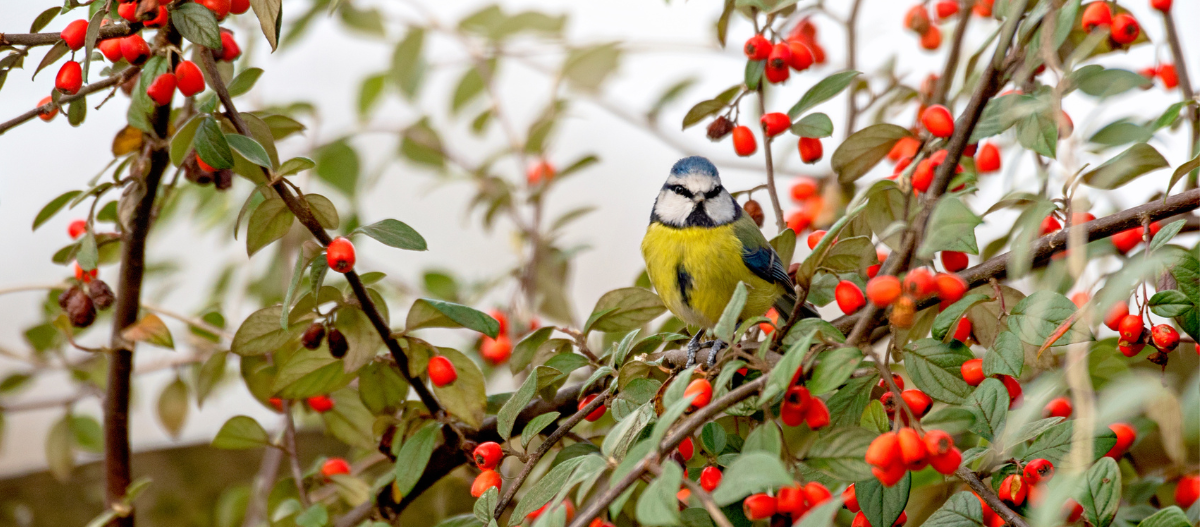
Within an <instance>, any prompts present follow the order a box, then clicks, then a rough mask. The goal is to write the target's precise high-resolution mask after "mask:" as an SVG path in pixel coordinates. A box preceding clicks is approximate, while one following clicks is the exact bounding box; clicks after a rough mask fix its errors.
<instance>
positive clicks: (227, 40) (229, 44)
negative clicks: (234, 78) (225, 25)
mask: <svg viewBox="0 0 1200 527" xmlns="http://www.w3.org/2000/svg"><path fill="white" fill-rule="evenodd" d="M240 56H242V48H239V47H238V43H237V41H236V40H234V39H233V33H230V32H228V31H222V32H221V57H220V58H221V60H223V61H225V62H233V61H234V60H237V58H238V57H240Z"/></svg>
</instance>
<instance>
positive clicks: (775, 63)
mask: <svg viewBox="0 0 1200 527" xmlns="http://www.w3.org/2000/svg"><path fill="white" fill-rule="evenodd" d="M791 61H792V49H791V48H789V47H788V45H787V44H784V43H782V42H780V43H778V44H775V45H774V46H772V47H771V54H770V55H768V56H767V68H766V69H767V70H779V71H782V78H779V79H771V76H770V74H768V75H767V80H770V81H771V82H773V83H779V82H783V81H785V80H787V78H788V75H789V73H788V68H789V66H788V64H789V63H790V62H791Z"/></svg>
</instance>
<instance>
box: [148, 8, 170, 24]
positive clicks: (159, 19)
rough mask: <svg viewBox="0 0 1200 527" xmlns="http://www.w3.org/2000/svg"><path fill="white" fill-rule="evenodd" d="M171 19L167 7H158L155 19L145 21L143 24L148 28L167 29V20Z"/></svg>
mask: <svg viewBox="0 0 1200 527" xmlns="http://www.w3.org/2000/svg"><path fill="white" fill-rule="evenodd" d="M170 17H171V15H170V13H168V12H167V8H166V7H163V6H158V12H157V13H155V15H154V18H151V19H150V20H147V21H145V22H144V23H143V25H145V26H146V27H166V25H167V20H168V19H169V18H170Z"/></svg>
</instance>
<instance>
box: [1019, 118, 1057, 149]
mask: <svg viewBox="0 0 1200 527" xmlns="http://www.w3.org/2000/svg"><path fill="white" fill-rule="evenodd" d="M1017 141H1019V142H1020V143H1021V146H1024V147H1025V148H1028V149H1030V150H1033V151H1034V152H1037V153H1038V154H1041V155H1043V156H1046V157H1049V158H1055V157H1056V156H1057V155H1058V123H1057V122H1055V120H1054V119H1053V118H1051V117H1046V116H1045V115H1043V114H1042V113H1032V114H1030V115H1029V116H1027V117H1025V118H1024V119H1021V120H1020V121H1017Z"/></svg>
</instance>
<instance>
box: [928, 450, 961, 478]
mask: <svg viewBox="0 0 1200 527" xmlns="http://www.w3.org/2000/svg"><path fill="white" fill-rule="evenodd" d="M961 464H962V451H960V450H959V449H957V448H955V447H950V450H948V451H946V453H945V454H941V455H938V456H932V457H930V458H929V466H931V467H933V469H934V470H936V471H938V473H939V474H944V475H947V476H949V475H950V474H953V473H954V472H955V471H957V470H958V466H959V465H961Z"/></svg>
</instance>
